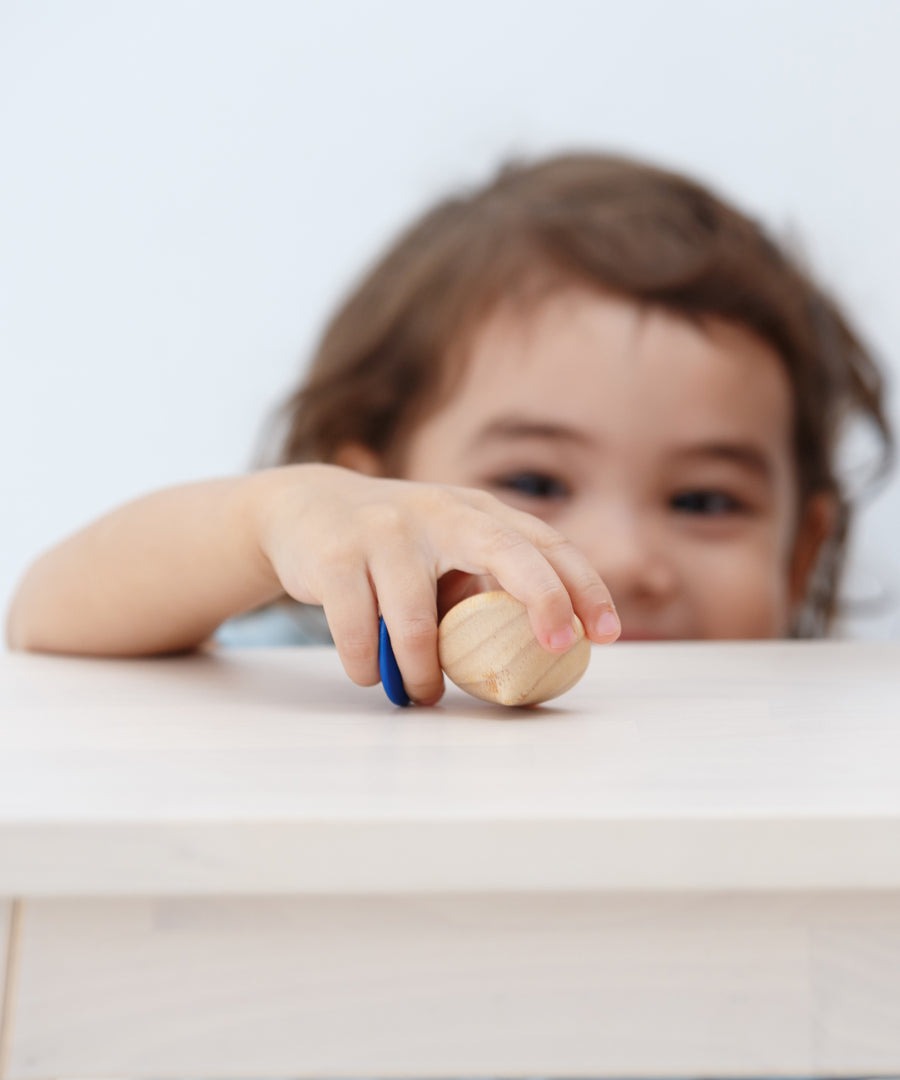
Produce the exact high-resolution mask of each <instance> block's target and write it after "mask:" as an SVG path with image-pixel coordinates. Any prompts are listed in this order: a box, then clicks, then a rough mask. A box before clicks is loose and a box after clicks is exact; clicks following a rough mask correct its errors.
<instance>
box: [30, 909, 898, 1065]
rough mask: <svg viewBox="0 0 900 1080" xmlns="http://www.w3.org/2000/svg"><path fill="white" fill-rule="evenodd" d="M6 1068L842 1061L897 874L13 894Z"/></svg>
mask: <svg viewBox="0 0 900 1080" xmlns="http://www.w3.org/2000/svg"><path fill="white" fill-rule="evenodd" d="M24 931H25V939H24V943H23V944H24V950H23V953H24V956H25V957H27V958H28V962H27V963H25V964H24V965H23V971H22V979H21V988H20V1001H19V1005H18V1010H17V1011H18V1020H17V1024H16V1039H15V1044H14V1052H13V1055H12V1059H11V1062H10V1076H11V1077H15V1078H17V1080H39V1078H52V1077H66V1076H68V1077H74V1076H87V1077H110V1076H112V1077H116V1076H118V1077H147V1078H159V1080H164V1078H178V1077H198V1076H214V1077H235V1078H238V1077H245V1078H246V1077H378V1076H396V1077H423V1078H425V1077H454V1076H456V1077H466V1076H468V1077H485V1076H490V1077H522V1076H562V1077H597V1076H604V1075H606V1076H612V1077H623V1076H644V1077H663V1076H668V1077H678V1076H681V1077H702V1076H720V1077H723V1076H728V1075H737V1076H750V1077H759V1076H766V1075H770V1076H780V1077H784V1076H801V1077H802V1076H805V1077H809V1076H828V1075H833V1076H860V1075H863V1076H865V1075H869V1076H873V1075H881V1076H884V1075H886V1074H890V1073H891V1072H893V1073H894V1074H896V1073H897V1072H898V1065H900V1032H898V1027H897V1019H898V1016H900V894H896V893H889V894H873V895H871V896H868V897H861V896H847V895H845V894H832V895H812V894H808V893H798V894H789V895H783V896H775V895H771V894H765V895H760V894H754V895H751V896H748V895H737V894H727V895H723V894H719V895H701V894H669V895H668V896H663V895H655V896H646V895H627V894H619V895H608V894H606V895H589V894H580V895H568V896H566V895H562V896H559V895H547V896H541V895H537V894H534V893H532V894H527V895H509V896H497V895H486V896H465V895H461V894H454V895H452V896H438V895H429V896H423V895H420V896H414V897H410V896H406V897H396V896H382V897H362V896H353V897H293V898H291V897H285V898H281V899H275V898H236V897H230V898H222V899H218V900H217V899H214V898H195V899H192V898H169V899H162V900H138V899H112V900H102V899H95V900H91V899H88V898H83V899H79V900H68V901H65V900H50V899H46V900H35V901H31V902H29V905H28V912H27V917H26V919H25V922H24Z"/></svg>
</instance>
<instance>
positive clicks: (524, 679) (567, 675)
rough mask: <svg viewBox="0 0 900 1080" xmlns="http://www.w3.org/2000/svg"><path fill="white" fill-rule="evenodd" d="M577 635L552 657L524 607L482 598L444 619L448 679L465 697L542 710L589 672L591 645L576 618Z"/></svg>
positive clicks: (441, 645) (504, 598) (498, 595)
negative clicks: (542, 704) (536, 633)
mask: <svg viewBox="0 0 900 1080" xmlns="http://www.w3.org/2000/svg"><path fill="white" fill-rule="evenodd" d="M575 633H576V639H575V644H574V645H573V646H572V647H571V648H570V649H569V650H568V651H567V652H564V653H550V652H547V650H546V649H544V648H543V647H542V646H541V645H540V643H539V642H538V640H537V638H536V637H535V636H534V631H533V630H532V629H531V622H530V620H529V618H528V609H527V608H526V607H525V605H524V604H522V603H520V602H519V601H518V600H516V599H515V598H514V597H512V596H510V595H509V593H505V592H488V593H478V594H477V595H476V596H470V597H469V598H468V599H466V600H463V601H462V602H461V603H459V604H457V605H456V606H455V607H453V608H451V609H450V611H448V612H447V614H446V615H445V616H444V618H443V619H442V621H441V625H440V631H439V641H438V653H439V657H440V661H441V667H442V668H443V669H444V672H445V674H446V675H447V677H448V678H449V679H450V680H451V681H452V682H453V683H455V684H456V685H457V686H458V687H459V688H460V689H461V690H465V691H466V693H468V694H472V695H473V696H474V697H477V698H481V699H482V700H483V701H493V702H497V703H499V704H501V705H538V704H540V703H541V702H542V701H549V700H550V699H551V698H555V697H559V695H560V694H564V693H565V692H566V690H569V689H570V688H571V687H573V686H574V685H575V683H577V682H578V680H579V679H580V678H581V676H582V675H583V674H584V673H585V671H587V666H588V663H589V662H590V658H591V644H590V641H588V639H587V638H586V637H585V633H584V627H583V626H582V625H581V622H580V621H579V619H578V617H577V616H575Z"/></svg>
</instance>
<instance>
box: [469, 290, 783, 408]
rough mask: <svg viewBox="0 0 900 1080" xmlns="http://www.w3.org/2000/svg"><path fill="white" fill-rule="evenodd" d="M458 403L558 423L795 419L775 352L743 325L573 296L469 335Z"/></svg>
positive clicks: (500, 313) (510, 313)
mask: <svg viewBox="0 0 900 1080" xmlns="http://www.w3.org/2000/svg"><path fill="white" fill-rule="evenodd" d="M453 397H454V398H455V399H456V400H457V402H458V404H460V405H461V406H462V407H463V408H464V409H475V410H476V411H477V412H480V411H482V410H484V409H485V408H488V409H491V408H493V407H496V406H499V405H500V404H501V403H502V404H505V405H516V406H518V407H519V408H522V407H526V406H527V407H528V408H529V409H530V410H533V411H535V414H536V415H540V414H546V415H548V416H552V415H554V414H555V415H556V417H557V418H558V419H560V420H563V419H566V418H569V419H572V420H574V419H576V418H578V417H579V416H581V417H584V418H586V419H589V418H591V417H594V418H596V417H598V416H603V415H608V414H609V410H610V409H613V408H616V409H618V410H620V412H621V411H623V410H624V412H625V413H626V414H627V415H629V416H631V417H632V418H634V417H645V416H646V417H652V416H654V415H658V416H660V417H668V419H669V421H670V422H671V420H672V419H673V413H676V412H681V413H683V414H686V416H687V417H688V418H689V420H688V422H690V418H693V420H695V421H696V420H697V419H699V418H703V417H707V418H709V419H713V418H715V417H716V416H719V417H721V418H722V419H723V420H724V421H725V422H729V423H735V422H737V421H738V420H740V418H742V417H746V418H748V419H749V420H751V421H753V422H756V421H757V420H759V419H761V418H762V417H764V416H765V415H767V414H771V415H772V416H773V418H774V419H776V420H778V421H779V422H780V421H782V420H784V419H786V418H789V416H790V414H791V397H792V392H791V386H790V379H789V376H788V374H787V369H786V366H785V365H784V363H783V362H782V361H781V358H780V357H779V355H778V354H777V352H776V351H775V350H774V348H773V347H772V346H770V345H769V344H768V343H767V342H764V341H763V340H762V339H761V338H759V337H758V336H757V335H755V334H754V333H753V332H752V331H750V330H749V329H747V328H745V327H743V326H741V325H739V324H735V323H730V322H727V321H725V320H723V319H719V318H706V319H702V320H698V319H689V318H687V317H686V316H682V315H679V314H677V313H673V312H671V311H668V310H665V309H663V308H661V307H659V306H651V305H646V304H640V303H638V302H636V301H634V300H630V299H627V298H623V297H619V296H613V295H610V294H604V293H600V292H597V291H595V290H587V289H582V290H578V289H567V290H565V291H561V292H558V293H555V294H553V295H551V296H549V297H547V298H546V299H545V300H543V301H542V302H541V303H540V304H537V305H535V306H534V307H532V308H525V307H523V306H522V305H520V304H517V305H506V306H500V307H498V308H497V309H495V310H494V311H493V312H492V313H491V314H490V316H488V317H487V318H486V319H485V320H484V321H483V322H482V324H481V325H480V326H479V327H478V328H477V329H476V330H475V332H474V333H473V335H472V338H471V341H470V347H469V350H468V355H467V357H466V363H465V370H464V372H463V373H462V376H461V378H460V380H459V382H458V383H457V386H456V389H455V393H454V394H453Z"/></svg>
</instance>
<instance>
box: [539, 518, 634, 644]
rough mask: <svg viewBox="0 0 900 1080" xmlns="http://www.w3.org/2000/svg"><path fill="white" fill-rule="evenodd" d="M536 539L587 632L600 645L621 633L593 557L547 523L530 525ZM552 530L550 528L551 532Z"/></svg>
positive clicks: (612, 639) (609, 597)
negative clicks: (592, 561) (591, 560)
mask: <svg viewBox="0 0 900 1080" xmlns="http://www.w3.org/2000/svg"><path fill="white" fill-rule="evenodd" d="M525 527H526V529H528V530H529V531H532V530H533V531H532V536H531V538H532V540H533V542H534V544H535V546H536V547H537V548H538V550H539V551H541V552H542V553H543V554H544V555H545V557H546V558H547V561H548V562H549V563H550V565H551V566H552V567H553V568H554V570H555V571H556V572H557V574H558V575H559V577H560V580H561V581H562V583H563V585H565V587H566V590H567V592H568V594H569V598H570V599H571V601H572V606H573V607H574V609H575V614H576V615H577V616H578V618H579V619H581V622H582V625H583V626H584V630H585V633H586V634H587V636H588V637H589V638H590V639H591V641H595V642H597V643H598V644H600V643H609V642H612V641H615V639H616V638H617V637H618V636H619V634H620V633H621V630H622V627H621V624H620V623H619V617H618V615H617V614H616V607H615V604H614V603H613V599H612V596H611V595H610V592H609V589H608V588H607V587H606V584H605V583H604V581H603V579H602V578H601V577H600V575H599V574H598V573H597V571H596V570H595V569H594V567H593V565H592V564H591V562H590V560H589V559H588V558H587V556H585V555H584V554H583V553H582V552H581V551H580V550H579V549H578V548H577V547H576V546H575V545H574V544H573V543H572V542H571V541H570V540H567V539H566V538H565V537H564V536H562V535H561V534H560V533H558V532H556V530H555V529H552V528H551V527H550V526H548V525H546V524H545V523H544V522H540V521H538V524H537V527H536V528H535V527H534V526H531V525H530V524H526V526H525ZM548 530H549V531H548Z"/></svg>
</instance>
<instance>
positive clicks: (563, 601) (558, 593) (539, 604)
mask: <svg viewBox="0 0 900 1080" xmlns="http://www.w3.org/2000/svg"><path fill="white" fill-rule="evenodd" d="M523 516H527V515H523ZM534 520H535V522H536V524H541V522H539V521H538V520H537V519H534ZM468 533H469V535H468V537H467V542H466V547H467V548H468V550H469V551H471V552H473V554H474V555H475V557H476V559H477V560H478V563H479V565H477V566H471V567H468V568H467V569H470V570H471V571H473V572H480V573H489V574H493V576H494V577H495V578H496V579H497V581H498V582H499V584H500V586H501V588H503V589H505V590H506V591H507V592H508V593H510V594H511V595H512V596H514V597H515V598H516V599H517V600H520V601H521V602H522V603H523V604H524V605H525V606H526V607H527V608H528V614H529V617H530V619H531V627H532V629H533V630H534V633H535V637H537V639H538V641H539V642H540V643H541V645H542V646H543V647H544V648H545V649H547V650H549V651H550V652H565V651H566V650H567V649H569V648H571V646H572V645H573V644H574V643H575V628H574V622H573V615H574V613H575V612H574V608H573V605H572V600H571V598H570V597H569V593H568V590H567V588H566V586H565V584H564V583H563V581H562V579H561V578H560V576H559V574H558V573H557V571H556V570H555V568H554V567H553V565H552V564H551V563H550V561H549V559H547V557H546V556H545V555H544V553H543V552H542V551H540V550H539V549H538V546H537V545H536V544H535V543H534V541H533V539H532V538H530V537H529V536H527V535H526V534H525V533H524V532H522V531H521V530H520V529H517V528H515V527H513V526H512V525H509V524H507V523H506V522H504V521H500V520H498V519H497V517H495V516H493V515H488V514H480V513H479V515H478V518H476V519H475V522H474V523H470V525H469V528H468Z"/></svg>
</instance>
